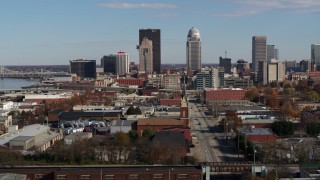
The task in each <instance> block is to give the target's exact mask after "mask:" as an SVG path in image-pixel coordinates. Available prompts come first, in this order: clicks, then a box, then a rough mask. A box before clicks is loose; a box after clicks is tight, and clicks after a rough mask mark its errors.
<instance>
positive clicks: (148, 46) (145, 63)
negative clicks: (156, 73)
mask: <svg viewBox="0 0 320 180" xmlns="http://www.w3.org/2000/svg"><path fill="white" fill-rule="evenodd" d="M152 49H153V46H152V41H151V40H149V39H148V38H147V37H144V38H143V40H142V42H141V44H140V46H139V59H140V61H139V62H140V71H142V72H145V73H147V74H153V51H152Z"/></svg>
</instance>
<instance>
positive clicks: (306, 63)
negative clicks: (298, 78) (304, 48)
mask: <svg viewBox="0 0 320 180" xmlns="http://www.w3.org/2000/svg"><path fill="white" fill-rule="evenodd" d="M311 64H312V63H311V60H307V59H305V60H302V61H300V69H301V72H307V71H311V70H312V69H311Z"/></svg>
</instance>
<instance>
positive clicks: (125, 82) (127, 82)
mask: <svg viewBox="0 0 320 180" xmlns="http://www.w3.org/2000/svg"><path fill="white" fill-rule="evenodd" d="M115 82H117V83H119V85H120V86H138V87H141V86H142V85H143V80H142V79H135V78H125V79H115Z"/></svg>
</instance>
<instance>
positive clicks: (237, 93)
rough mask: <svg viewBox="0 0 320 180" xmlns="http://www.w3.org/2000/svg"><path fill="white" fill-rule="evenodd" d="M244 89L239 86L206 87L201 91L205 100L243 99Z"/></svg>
mask: <svg viewBox="0 0 320 180" xmlns="http://www.w3.org/2000/svg"><path fill="white" fill-rule="evenodd" d="M245 94H246V91H245V90H244V89H240V88H232V89H229V88H225V89H213V88H206V89H204V92H203V97H204V99H205V100H206V101H207V100H244V98H245Z"/></svg>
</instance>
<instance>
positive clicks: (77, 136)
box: [63, 132, 92, 145]
mask: <svg viewBox="0 0 320 180" xmlns="http://www.w3.org/2000/svg"><path fill="white" fill-rule="evenodd" d="M90 138H92V132H77V133H71V134H70V135H68V136H65V137H64V139H63V141H64V144H66V145H71V144H73V143H75V142H77V141H81V140H84V139H90Z"/></svg>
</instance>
